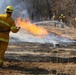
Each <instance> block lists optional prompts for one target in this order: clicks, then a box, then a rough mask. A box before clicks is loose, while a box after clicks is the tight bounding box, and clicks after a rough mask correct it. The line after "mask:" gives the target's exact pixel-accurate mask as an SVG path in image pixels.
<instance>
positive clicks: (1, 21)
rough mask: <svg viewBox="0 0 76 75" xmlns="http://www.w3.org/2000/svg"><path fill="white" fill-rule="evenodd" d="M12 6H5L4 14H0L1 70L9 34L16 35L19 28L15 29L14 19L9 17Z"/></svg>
mask: <svg viewBox="0 0 76 75" xmlns="http://www.w3.org/2000/svg"><path fill="white" fill-rule="evenodd" d="M13 10H14V9H13V7H12V6H7V7H6V9H5V12H6V13H5V14H0V68H2V65H3V62H4V54H5V51H6V50H7V47H8V43H9V33H10V31H12V32H13V33H16V32H18V31H19V29H20V27H16V25H15V21H14V19H13V18H12V17H11V15H12V12H13Z"/></svg>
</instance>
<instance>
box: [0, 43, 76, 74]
mask: <svg viewBox="0 0 76 75" xmlns="http://www.w3.org/2000/svg"><path fill="white" fill-rule="evenodd" d="M75 53H76V47H75V46H74V45H72V46H71V47H70V48H69V47H68V46H67V47H66V48H64V47H59V48H53V47H52V46H51V45H50V44H39V43H14V44H9V47H8V50H7V52H6V55H5V60H4V67H3V69H1V70H0V75H10V74H11V75H53V74H55V75H75V74H76V60H75V59H76V54H75Z"/></svg>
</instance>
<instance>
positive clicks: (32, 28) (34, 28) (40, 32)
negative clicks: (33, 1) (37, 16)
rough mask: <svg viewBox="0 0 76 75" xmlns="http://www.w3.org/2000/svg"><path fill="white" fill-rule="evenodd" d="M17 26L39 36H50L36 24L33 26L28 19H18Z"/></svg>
mask: <svg viewBox="0 0 76 75" xmlns="http://www.w3.org/2000/svg"><path fill="white" fill-rule="evenodd" d="M17 25H19V26H20V27H21V28H23V29H25V30H27V31H29V32H31V33H32V34H34V35H37V36H45V35H47V34H48V32H47V30H46V29H44V28H42V27H39V26H37V25H35V24H32V23H31V22H30V20H29V18H27V19H26V20H22V19H21V18H18V19H17Z"/></svg>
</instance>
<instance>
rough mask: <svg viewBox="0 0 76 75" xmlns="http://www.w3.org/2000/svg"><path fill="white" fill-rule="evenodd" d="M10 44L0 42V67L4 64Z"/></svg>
mask: <svg viewBox="0 0 76 75" xmlns="http://www.w3.org/2000/svg"><path fill="white" fill-rule="evenodd" d="M7 46H8V42H3V41H0V66H1V65H2V64H3V60H4V54H5V51H6V50H7Z"/></svg>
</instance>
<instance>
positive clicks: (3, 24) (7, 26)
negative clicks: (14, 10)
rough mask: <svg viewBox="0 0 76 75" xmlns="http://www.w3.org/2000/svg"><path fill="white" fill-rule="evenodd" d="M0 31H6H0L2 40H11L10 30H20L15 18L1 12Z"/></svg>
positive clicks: (0, 39)
mask: <svg viewBox="0 0 76 75" xmlns="http://www.w3.org/2000/svg"><path fill="white" fill-rule="evenodd" d="M0 31H5V32H0V41H5V42H9V32H10V31H12V32H13V33H16V32H18V29H17V27H16V25H15V21H14V19H13V18H12V17H8V16H7V14H0Z"/></svg>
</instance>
